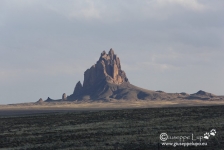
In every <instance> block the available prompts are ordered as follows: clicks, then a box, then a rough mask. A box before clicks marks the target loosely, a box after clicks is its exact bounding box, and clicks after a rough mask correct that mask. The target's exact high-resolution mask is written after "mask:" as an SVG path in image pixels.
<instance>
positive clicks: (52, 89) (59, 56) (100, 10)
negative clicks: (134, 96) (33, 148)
mask: <svg viewBox="0 0 224 150" xmlns="http://www.w3.org/2000/svg"><path fill="white" fill-rule="evenodd" d="M223 8H224V1H223V0H122V1H121V0H113V1H111V0H94V1H93V0H32V1H31V0H0V68H1V69H0V104H9V103H21V102H35V101H37V100H38V99H39V98H43V99H44V100H45V99H47V97H48V96H49V97H51V98H53V99H58V98H61V96H62V94H63V93H66V94H67V95H70V94H72V92H73V90H74V86H75V84H76V83H77V82H78V81H79V80H80V81H81V82H83V75H84V71H85V70H86V69H88V68H89V67H91V66H92V65H93V64H94V63H96V61H97V60H98V59H99V57H100V53H101V52H102V51H103V50H105V51H107V52H108V51H109V49H110V48H113V49H114V51H115V53H116V54H117V55H118V56H119V57H120V60H121V67H122V70H124V71H125V72H126V75H127V77H128V78H129V81H130V82H131V83H132V84H134V85H136V86H139V87H142V88H146V89H149V90H162V91H165V92H171V93H176V92H187V93H190V94H192V93H195V92H197V91H198V90H204V91H207V92H211V93H214V94H216V95H224V79H223V77H224V19H223V14H224V9H223Z"/></svg>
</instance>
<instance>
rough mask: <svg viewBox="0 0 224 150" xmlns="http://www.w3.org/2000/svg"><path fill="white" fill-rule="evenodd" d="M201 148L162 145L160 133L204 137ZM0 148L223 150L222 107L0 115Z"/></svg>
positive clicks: (48, 149) (223, 121)
mask: <svg viewBox="0 0 224 150" xmlns="http://www.w3.org/2000/svg"><path fill="white" fill-rule="evenodd" d="M211 129H216V132H217V133H216V135H215V136H214V137H211V138H210V139H208V140H205V139H204V141H205V142H207V146H198V147H195V146H191V147H183V146H176V147H173V146H162V145H161V143H162V141H161V140H160V134H161V133H167V134H169V135H175V136H177V135H179V136H181V135H192V134H194V135H204V133H205V132H209V131H210V130H211ZM0 149H37V150H39V149H46V150H50V149H97V150H101V149H127V150H129V149H224V106H200V107H175V108H174V107H173V108H171V107H170V108H143V109H125V110H107V111H106V110H104V111H92V112H90V111H88V112H87V111H86V112H67V113H48V114H39V115H32V116H11V117H9V116H7V117H1V118H0Z"/></svg>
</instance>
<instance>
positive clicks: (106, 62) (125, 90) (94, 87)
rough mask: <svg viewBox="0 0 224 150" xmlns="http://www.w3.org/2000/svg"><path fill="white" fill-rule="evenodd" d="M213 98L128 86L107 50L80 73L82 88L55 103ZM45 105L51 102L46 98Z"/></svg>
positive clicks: (115, 57) (113, 56)
mask: <svg viewBox="0 0 224 150" xmlns="http://www.w3.org/2000/svg"><path fill="white" fill-rule="evenodd" d="M214 97H215V95H213V94H210V93H206V92H204V91H199V92H197V93H195V94H191V95H190V94H187V93H166V92H163V91H151V90H146V89H142V88H139V87H137V86H134V85H132V84H131V83H130V82H129V80H128V78H127V76H126V73H125V72H124V71H123V70H122V69H121V62H120V59H119V57H118V56H117V55H116V54H115V53H114V50H113V49H110V51H109V52H108V54H107V53H106V52H105V51H103V52H102V53H101V55H100V58H99V60H98V61H97V62H96V64H94V65H93V66H91V67H90V68H89V69H87V70H86V71H85V72H84V82H83V85H82V83H81V82H80V81H79V82H78V83H77V84H76V86H75V89H74V92H73V94H71V95H70V96H67V97H66V94H65V93H64V94H63V95H62V99H59V101H66V100H67V101H76V100H77V101H83V100H84V101H85V100H87V101H89V100H103V101H110V100H114V99H116V100H121V99H124V100H176V99H188V100H189V99H201V100H207V99H212V98H214ZM46 101H47V102H50V101H54V100H52V99H50V98H49V97H48V99H47V100H46Z"/></svg>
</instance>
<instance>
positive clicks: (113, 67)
mask: <svg viewBox="0 0 224 150" xmlns="http://www.w3.org/2000/svg"><path fill="white" fill-rule="evenodd" d="M104 79H106V81H107V82H109V83H113V84H121V83H123V82H128V78H127V77H126V74H125V72H124V71H123V70H121V64H120V59H119V57H117V55H116V54H115V53H114V50H113V49H112V48H111V49H110V51H109V53H108V54H107V53H106V52H105V51H103V52H102V53H101V56H100V58H99V60H98V61H97V63H96V64H95V65H93V66H92V67H91V68H90V69H87V70H86V71H85V73H84V82H83V88H88V87H90V86H92V85H94V84H96V83H99V82H100V81H101V80H104Z"/></svg>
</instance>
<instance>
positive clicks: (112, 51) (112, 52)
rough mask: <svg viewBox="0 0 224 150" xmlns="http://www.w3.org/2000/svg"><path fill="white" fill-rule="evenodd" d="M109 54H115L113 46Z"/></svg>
mask: <svg viewBox="0 0 224 150" xmlns="http://www.w3.org/2000/svg"><path fill="white" fill-rule="evenodd" d="M108 54H109V55H111V56H112V55H114V50H113V49H112V48H111V49H110V51H109V53H108Z"/></svg>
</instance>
